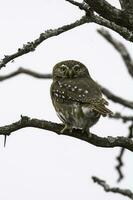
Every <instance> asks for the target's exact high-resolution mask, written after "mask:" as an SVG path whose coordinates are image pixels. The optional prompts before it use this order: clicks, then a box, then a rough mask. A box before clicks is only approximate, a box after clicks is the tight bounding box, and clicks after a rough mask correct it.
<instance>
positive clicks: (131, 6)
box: [119, 0, 133, 11]
mask: <svg viewBox="0 0 133 200" xmlns="http://www.w3.org/2000/svg"><path fill="white" fill-rule="evenodd" d="M119 1H120V5H121V8H122V9H123V10H126V11H129V10H131V11H133V1H132V0H119Z"/></svg>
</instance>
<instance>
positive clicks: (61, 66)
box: [53, 60, 90, 80]
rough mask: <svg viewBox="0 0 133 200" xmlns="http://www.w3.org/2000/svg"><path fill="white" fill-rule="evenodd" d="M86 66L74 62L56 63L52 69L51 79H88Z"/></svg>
mask: <svg viewBox="0 0 133 200" xmlns="http://www.w3.org/2000/svg"><path fill="white" fill-rule="evenodd" d="M88 76H90V75H89V72H88V69H87V68H86V66H85V65H84V64H82V63H80V62H78V61H75V60H65V61H62V62H59V63H57V64H56V65H55V66H54V68H53V79H54V80H60V79H74V78H85V77H88Z"/></svg>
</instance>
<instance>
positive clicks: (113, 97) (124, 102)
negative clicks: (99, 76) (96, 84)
mask: <svg viewBox="0 0 133 200" xmlns="http://www.w3.org/2000/svg"><path fill="white" fill-rule="evenodd" d="M100 87H101V90H102V92H103V94H104V95H105V96H106V97H107V98H108V99H110V100H111V101H113V102H115V103H119V104H121V105H123V106H125V107H127V108H131V109H133V102H132V101H128V100H126V99H123V98H121V97H119V96H116V95H115V94H113V93H112V92H111V91H109V90H108V89H106V88H104V87H102V86H100Z"/></svg>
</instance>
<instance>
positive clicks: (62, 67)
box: [60, 64, 68, 72]
mask: <svg viewBox="0 0 133 200" xmlns="http://www.w3.org/2000/svg"><path fill="white" fill-rule="evenodd" d="M67 68H68V67H67V65H64V64H63V65H61V66H60V70H61V71H62V72H65V71H66V70H67Z"/></svg>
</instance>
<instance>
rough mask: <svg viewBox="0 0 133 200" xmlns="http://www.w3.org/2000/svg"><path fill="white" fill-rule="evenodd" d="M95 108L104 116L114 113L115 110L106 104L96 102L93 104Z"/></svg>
mask: <svg viewBox="0 0 133 200" xmlns="http://www.w3.org/2000/svg"><path fill="white" fill-rule="evenodd" d="M93 109H94V110H95V111H97V112H98V113H99V114H101V115H102V116H103V117H106V116H107V115H112V114H113V112H112V111H111V110H109V109H108V108H106V106H105V105H104V104H95V105H93Z"/></svg>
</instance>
